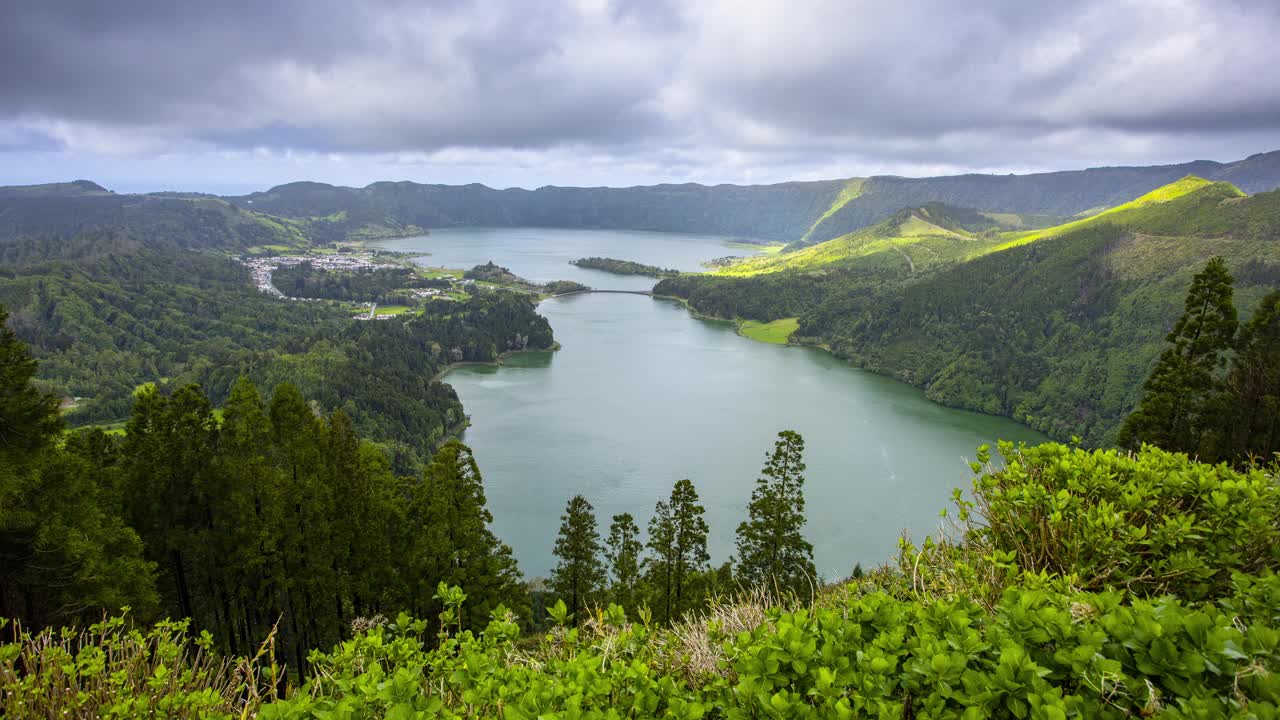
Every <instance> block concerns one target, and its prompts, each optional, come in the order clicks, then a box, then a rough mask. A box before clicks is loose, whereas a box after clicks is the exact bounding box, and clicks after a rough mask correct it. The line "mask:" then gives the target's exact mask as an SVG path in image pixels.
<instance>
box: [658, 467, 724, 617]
mask: <svg viewBox="0 0 1280 720" xmlns="http://www.w3.org/2000/svg"><path fill="white" fill-rule="evenodd" d="M705 514H706V508H704V507H703V506H702V505H701V504H700V503H699V501H698V491H697V489H695V488H694V486H693V482H691V481H690V480H688V479H684V480H680V481H678V482H676V484H675V487H674V488H672V489H671V497H670V499H668V500H667V501H660V502H658V504H657V506H656V507H655V509H654V514H653V518H652V519H651V520H650V521H649V549H650V550H652V551H653V562H652V563H651V564H650V575H651V577H652V578H653V581H654V582H653V584H654V587H655V589H656V590H657V591H658V594H659V599H660V601H661V606H662V609H663V617H662V620H664V621H666V622H673V621H674V620H675V619H676V618H678V617H680V615H681V614H682V613H684V612H685V611H686V610H688V609H689V606H690V603H691V600H692V599H691V598H689V597H687V593H686V591H687V590H688V588H689V584H690V582H689V581H690V579H691V576H692V575H693V574H695V573H699V572H702V571H704V570H706V568H707V562H708V561H709V560H710V559H711V556H710V555H709V554H708V553H707V532H708V529H707V521H706V519H705V517H704V515H705Z"/></svg>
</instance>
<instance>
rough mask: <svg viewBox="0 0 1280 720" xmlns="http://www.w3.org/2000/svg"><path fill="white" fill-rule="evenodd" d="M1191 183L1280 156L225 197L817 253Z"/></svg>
mask: <svg viewBox="0 0 1280 720" xmlns="http://www.w3.org/2000/svg"><path fill="white" fill-rule="evenodd" d="M1189 174H1194V175H1197V176H1199V177H1205V178H1209V179H1213V180H1218V179H1224V180H1230V181H1232V182H1236V183H1237V185H1238V186H1239V187H1241V188H1243V189H1244V190H1245V191H1247V192H1260V191H1266V190H1271V189H1274V188H1277V187H1280V152H1271V153H1265V154H1260V155H1255V156H1253V157H1250V158H1248V159H1246V160H1241V161H1238V162H1233V163H1225V164H1224V163H1218V162H1210V161H1195V162H1188V163H1181V164H1178V165H1162V166H1152V167H1105V168H1089V169H1087V170H1077V171H1068V172H1052V173H1036V174H1030V175H978V174H971V175H952V176H944V177H925V178H906V177H893V176H876V177H870V178H850V179H844V180H822V181H814V182H786V183H779V184H775V185H714V186H708V185H699V184H696V183H684V184H680V185H674V184H670V185H651V186H640V187H627V188H608V187H555V186H547V187H541V188H538V189H536V190H525V189H521V188H507V189H504V190H499V189H495V188H490V187H486V186H484V185H478V184H471V185H428V184H420V183H413V182H378V183H373V184H370V185H368V186H366V187H363V188H353V187H340V186H334V185H327V184H324V183H315V182H299V183H290V184H288V185H281V186H278V187H274V188H271V189H269V190H266V191H264V192H256V193H251V194H249V195H241V196H234V197H227V198H226V200H227V201H229V202H231V203H232V204H234V205H236V206H237V207H239V208H242V209H247V210H255V211H260V212H267V213H271V214H273V215H277V216H280V217H287V218H289V219H291V220H293V221H295V222H297V223H299V224H301V225H302V226H304V227H306V229H307V231H308V232H309V233H311V234H312V235H313V236H315V237H316V238H318V239H321V240H325V241H331V240H342V239H346V238H349V237H369V236H377V235H392V234H406V233H417V232H421V231H423V230H424V229H430V228H438V227H457V226H485V227H563V228H592V229H597V228H598V229H620V230H657V231H665V232H685V233H706V234H715V235H726V236H738V237H749V238H758V239H766V240H776V241H780V242H786V243H791V244H792V246H793V248H798V247H802V246H805V245H810V244H816V243H819V242H823V241H826V240H831V239H834V238H839V237H842V236H845V235H848V234H849V233H851V232H855V231H857V230H860V229H862V228H865V227H869V226H872V225H875V224H876V223H879V222H882V221H884V220H886V219H888V218H891V217H892V216H893V215H894V214H895V213H897V212H898V211H900V210H902V209H903V208H909V207H923V206H926V205H928V204H930V203H945V204H947V205H949V206H952V207H967V208H981V209H983V210H984V211H986V212H987V213H988V216H987V219H988V220H999V222H1000V223H1001V224H1002V225H1003V228H1004V229H1019V230H1027V229H1034V228H1039V227H1044V226H1046V225H1048V224H1056V221H1055V220H1054V218H1055V217H1071V216H1074V215H1077V214H1078V213H1081V212H1084V211H1089V210H1096V209H1097V208H1108V207H1114V206H1115V205H1118V204H1121V203H1124V202H1127V201H1129V200H1131V199H1133V198H1135V197H1137V196H1139V195H1142V194H1144V193H1148V192H1150V191H1152V190H1154V189H1156V188H1159V187H1161V186H1164V185H1167V184H1169V183H1172V182H1174V181H1176V180H1178V178H1181V177H1185V176H1187V175H1189Z"/></svg>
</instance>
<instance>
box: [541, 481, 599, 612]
mask: <svg viewBox="0 0 1280 720" xmlns="http://www.w3.org/2000/svg"><path fill="white" fill-rule="evenodd" d="M555 556H556V557H557V558H559V559H560V561H559V562H558V563H557V564H556V566H555V568H554V569H552V570H551V587H552V589H554V590H555V592H556V594H557V595H559V596H560V597H561V598H563V599H564V600H565V601H566V604H567V605H568V606H569V612H570V613H571V615H572V617H573V620H574V622H577V623H581V622H582V621H583V620H585V619H586V618H585V613H584V611H585V610H586V609H587V607H588V606H589V604H590V603H591V602H593V601H594V600H595V598H596V596H597V594H598V593H599V591H600V589H601V587H602V586H603V585H604V579H605V575H604V565H603V564H602V563H601V562H600V533H599V532H598V531H597V530H596V516H595V508H593V507H591V503H589V502H587V499H586V498H584V497H582V496H581V495H574V496H573V498H572V499H570V500H569V504H568V505H566V506H565V509H564V515H561V516H560V534H559V535H558V536H557V537H556V546H555Z"/></svg>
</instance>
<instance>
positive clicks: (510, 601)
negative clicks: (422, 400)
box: [408, 440, 528, 628]
mask: <svg viewBox="0 0 1280 720" xmlns="http://www.w3.org/2000/svg"><path fill="white" fill-rule="evenodd" d="M412 506H413V507H412V510H411V513H410V517H409V518H408V523H409V526H410V532H412V533H414V534H415V535H416V536H417V541H416V543H415V545H416V548H415V550H414V554H415V555H417V567H418V572H417V583H418V585H417V591H416V597H417V598H418V599H420V600H421V599H424V598H431V597H432V595H433V593H434V592H435V587H436V584H437V583H440V582H445V583H448V584H449V585H456V586H459V587H461V588H462V589H463V590H464V591H466V593H467V604H466V605H465V606H464V613H465V616H466V617H465V618H464V621H465V623H466V624H467V625H468V626H469V627H473V628H482V627H484V626H485V624H486V623H488V621H489V615H490V613H491V612H492V611H493V610H494V608H496V607H497V606H498V605H499V604H505V605H506V606H507V607H508V608H512V609H518V608H521V607H524V606H527V604H528V601H527V597H526V596H525V595H526V593H525V592H524V590H523V587H522V585H521V578H520V571H519V570H518V569H517V567H516V563H515V559H514V558H513V557H512V556H511V548H509V547H507V546H506V545H505V544H503V543H502V542H500V541H499V540H498V538H497V537H496V536H495V535H494V534H493V530H492V529H491V528H490V525H491V524H492V522H493V515H492V514H490V512H489V508H488V506H487V504H486V502H485V495H484V485H483V481H482V479H481V477H480V468H479V467H478V466H477V465H476V461H475V457H474V456H472V454H471V449H470V448H468V447H467V446H466V445H463V444H462V443H461V442H459V441H457V440H450V441H449V442H447V443H445V444H444V445H443V446H441V447H440V449H439V450H437V451H436V454H435V457H433V458H432V459H431V463H430V464H429V465H428V466H427V468H426V470H425V471H424V472H423V482H422V483H421V484H420V485H419V486H418V488H417V492H416V493H415V497H414V499H413V501H412ZM415 527H416V528H418V529H417V530H416V531H415V529H414V528H415ZM439 611H440V607H439V605H438V604H436V603H435V602H434V601H431V604H430V605H427V606H426V607H425V608H423V609H422V610H420V611H419V612H418V614H419V615H421V616H428V615H431V614H434V613H438V612H439Z"/></svg>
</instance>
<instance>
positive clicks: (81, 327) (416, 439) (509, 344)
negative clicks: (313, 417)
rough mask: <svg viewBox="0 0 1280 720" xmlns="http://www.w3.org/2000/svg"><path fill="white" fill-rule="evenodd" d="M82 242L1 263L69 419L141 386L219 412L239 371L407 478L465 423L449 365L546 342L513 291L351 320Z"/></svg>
mask: <svg viewBox="0 0 1280 720" xmlns="http://www.w3.org/2000/svg"><path fill="white" fill-rule="evenodd" d="M89 242H94V243H96V247H98V250H99V252H100V253H101V254H99V255H96V256H93V257H82V258H76V259H58V260H51V261H45V262H40V263H34V264H30V265H18V266H12V267H2V268H0V302H2V303H4V304H5V305H7V306H8V307H9V308H11V310H10V312H11V317H10V321H9V322H10V326H11V327H12V328H13V330H14V331H15V332H17V333H18V335H19V337H21V338H22V339H23V340H24V341H25V342H27V343H29V344H30V345H31V347H32V350H33V352H35V354H36V356H37V357H38V358H40V360H41V362H42V365H41V376H40V378H41V383H42V384H43V386H44V387H47V388H57V389H58V390H59V391H60V392H65V393H66V394H67V395H68V396H69V397H76V398H79V399H78V400H75V401H73V402H74V404H73V405H72V407H71V408H70V411H69V413H68V416H67V417H68V420H69V421H71V422H73V423H95V422H96V423H110V422H115V421H117V420H119V419H122V418H124V417H126V416H127V415H128V412H129V408H130V407H131V405H132V402H133V393H134V391H135V389H136V388H137V387H138V386H139V385H141V384H144V383H148V382H150V383H158V384H161V385H165V386H168V387H180V386H182V385H185V384H192V383H194V384H199V385H201V386H202V387H203V388H205V392H207V393H208V394H209V396H210V399H211V400H212V401H213V402H214V403H215V405H221V404H222V403H223V402H225V401H226V400H227V398H228V397H229V395H230V391H231V387H232V385H233V384H234V382H235V380H236V378H237V377H239V376H240V375H247V376H249V377H251V378H252V379H253V380H254V381H255V382H256V383H258V384H259V385H260V386H262V387H263V388H266V389H268V390H269V389H270V388H273V387H275V386H276V385H277V384H279V383H281V382H290V383H293V384H294V385H295V386H297V387H298V388H299V389H300V390H301V391H302V392H303V393H304V394H305V395H306V396H307V397H308V398H309V399H310V400H312V401H315V402H318V403H320V404H321V406H322V407H324V408H326V409H328V410H330V411H332V410H336V409H339V408H341V409H343V410H345V411H346V412H347V413H348V414H349V415H350V416H351V418H352V419H353V421H354V422H355V423H356V426H357V428H359V429H360V431H361V432H362V433H365V434H367V435H369V436H371V437H373V438H375V439H377V440H380V441H385V442H391V443H393V444H395V445H396V446H397V447H399V448H401V452H400V455H401V457H402V461H403V462H402V463H401V464H400V465H398V467H400V468H402V469H403V468H404V467H407V465H405V464H404V463H409V464H412V463H413V462H416V461H417V460H416V459H417V458H421V457H422V456H423V455H424V454H425V453H427V452H429V450H430V448H431V447H432V446H433V445H434V444H435V443H437V442H438V441H440V440H441V439H442V438H444V437H445V435H447V434H448V433H449V432H451V431H452V430H453V429H455V428H457V427H458V426H459V425H460V424H461V423H463V422H464V421H465V418H464V415H463V411H462V407H461V405H460V404H459V402H458V400H457V396H456V395H455V394H454V392H453V390H452V388H450V387H449V386H447V385H444V384H441V383H436V382H434V381H433V380H432V378H434V377H435V376H436V375H437V374H439V373H440V371H441V370H443V369H444V368H445V367H447V366H448V364H449V363H451V362H460V361H493V360H496V359H498V358H499V357H500V356H501V355H502V354H503V353H506V352H509V351H512V350H522V349H533V348H550V347H552V346H553V345H554V340H553V338H552V334H551V329H550V327H549V326H548V325H547V322H546V320H545V319H543V318H542V317H541V316H539V315H537V313H536V312H535V310H534V307H533V304H532V302H531V301H530V300H529V299H527V298H525V297H523V296H521V295H519V294H516V293H501V292H478V293H476V294H474V295H472V296H471V297H470V298H469V299H467V300H466V301H463V302H443V301H441V302H434V303H429V304H428V305H427V306H426V307H425V309H424V311H423V312H422V314H420V315H416V316H413V317H406V318H395V319H388V320H380V321H378V322H377V323H353V322H351V315H350V312H349V311H346V310H342V309H341V308H338V307H336V306H329V305H324V304H313V303H289V302H282V301H279V300H276V299H274V298H270V297H267V296H265V295H262V294H261V293H258V292H257V291H256V290H254V288H253V287H252V285H251V284H250V283H249V279H248V274H247V271H246V270H245V269H244V268H243V267H242V266H239V265H237V264H236V263H234V262H232V261H230V260H228V259H226V258H223V257H218V256H214V255H207V254H203V253H197V252H191V251H184V250H167V249H160V248H153V247H150V246H146V245H138V244H136V243H133V242H132V241H131V240H130V239H129V238H127V237H124V236H120V235H114V234H109V233H104V234H102V235H95V236H93V237H89V238H86V237H83V236H77V237H75V238H73V239H71V240H70V241H67V244H68V245H69V246H75V245H78V244H80V243H89ZM113 250H114V252H113Z"/></svg>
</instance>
